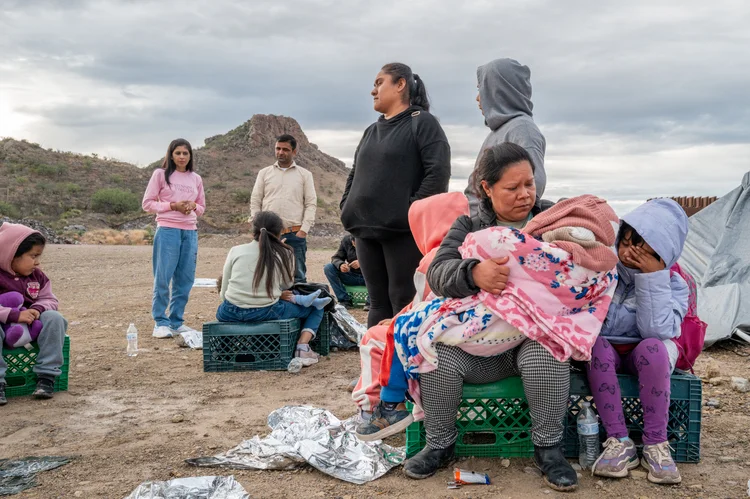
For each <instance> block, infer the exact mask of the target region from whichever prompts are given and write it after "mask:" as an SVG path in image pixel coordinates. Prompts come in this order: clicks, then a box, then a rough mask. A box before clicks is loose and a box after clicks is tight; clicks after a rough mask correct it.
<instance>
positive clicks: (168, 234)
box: [151, 227, 198, 329]
mask: <svg viewBox="0 0 750 499" xmlns="http://www.w3.org/2000/svg"><path fill="white" fill-rule="evenodd" d="M197 261H198V231H197V230H184V229H173V228H171V227H159V228H158V229H156V235H155V236H154V256H153V271H154V298H153V301H152V304H151V315H152V316H153V318H154V322H156V325H157V326H167V327H170V328H172V329H177V328H178V327H180V326H182V322H183V320H182V315H183V314H184V313H185V306H187V302H188V298H189V297H190V290H191V289H192V287H193V282H195V265H196V263H197ZM170 283H171V285H172V292H171V297H170V290H169V286H170ZM167 303H169V316H168V317H167Z"/></svg>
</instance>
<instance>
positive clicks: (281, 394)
mask: <svg viewBox="0 0 750 499" xmlns="http://www.w3.org/2000/svg"><path fill="white" fill-rule="evenodd" d="M230 245H231V241H229V240H225V239H222V238H209V239H207V240H203V241H202V242H201V249H200V254H199V263H198V276H199V277H217V276H218V275H219V274H220V272H221V268H222V265H223V263H224V258H225V255H226V248H227V247H229V246H230ZM211 246H213V247H211ZM331 254H332V251H331V250H316V251H310V252H309V253H308V268H309V269H310V271H309V276H310V277H311V278H312V279H313V280H316V281H321V282H324V281H323V279H324V278H323V273H322V267H323V264H324V263H326V262H327V261H328V258H329V256H330V255H331ZM44 267H45V270H46V272H47V273H48V274H49V276H50V277H51V279H52V282H53V288H54V290H55V292H56V293H57V295H58V297H59V298H60V301H61V311H62V312H63V314H64V315H65V316H66V317H67V319H68V320H69V321H70V330H69V334H70V336H71V340H72V343H71V369H70V390H69V391H68V392H63V393H58V394H56V395H55V398H54V399H53V400H51V401H44V402H42V401H37V400H32V399H31V398H29V397H24V398H12V399H10V401H9V404H8V405H7V406H5V407H3V408H0V414H2V416H3V417H2V419H3V424H2V425H1V426H0V458H11V457H15V458H17V457H23V456H30V455H37V456H38V455H74V456H78V457H77V458H76V459H75V461H73V462H72V463H71V464H69V465H67V466H64V467H62V468H59V469H57V470H54V471H50V472H46V473H42V474H40V475H39V477H38V479H39V482H40V486H39V487H37V488H35V489H31V490H29V491H26V492H24V493H22V494H20V495H19V496H18V497H24V498H31V497H34V498H52V497H55V498H56V497H66V498H67V497H104V498H121V497H124V496H126V495H128V494H129V493H130V492H131V491H132V490H133V489H134V488H135V487H136V486H137V485H138V484H140V483H141V482H142V481H145V480H166V479H170V478H173V477H186V476H199V475H211V474H216V475H222V474H224V475H229V474H234V476H235V477H236V478H237V479H238V480H239V481H240V482H241V483H242V485H243V486H244V487H245V488H246V489H247V491H248V492H249V493H250V495H251V496H252V497H253V498H263V497H274V498H276V497H278V498H295V499H298V498H305V497H324V498H329V497H330V498H341V499H350V498H354V497H358V498H359V497H362V498H365V497H399V498H412V497H413V498H424V497H430V498H432V497H456V498H466V497H473V498H480V497H493V498H511V497H513V498H519V497H556V496H562V495H563V494H560V493H557V492H553V491H550V490H549V489H547V488H546V487H544V485H543V484H542V480H541V479H540V478H538V477H537V476H535V475H530V474H527V473H525V472H524V469H525V468H526V467H529V466H532V463H531V461H530V460H527V459H513V460H511V465H510V467H509V468H507V469H506V468H503V467H502V466H501V465H500V460H496V459H467V460H465V461H462V462H460V466H461V467H464V468H469V469H474V470H476V471H483V472H486V473H488V474H489V475H490V477H491V478H492V480H493V485H491V486H486V487H485V486H475V487H465V488H463V489H460V490H448V489H446V483H447V482H448V481H449V479H450V476H449V471H448V470H444V471H442V472H440V473H438V474H437V476H435V477H433V478H430V479H428V480H425V481H422V482H415V481H412V480H410V479H408V478H407V477H406V476H405V475H404V474H403V472H402V471H401V469H400V468H397V469H394V470H393V471H391V472H390V473H389V474H387V475H386V476H384V477H383V478H381V479H379V480H376V481H374V482H371V483H368V484H366V485H362V486H357V485H351V484H348V483H345V482H342V481H339V480H337V479H335V478H331V477H329V476H327V475H324V474H322V473H319V472H318V471H316V470H309V469H307V470H300V471H295V472H275V471H236V470H219V469H198V468H193V467H190V466H187V465H186V464H185V463H184V460H185V459H186V458H190V457H196V456H206V455H213V454H216V453H219V452H221V451H223V450H226V449H229V448H231V447H233V446H235V445H236V444H237V443H239V442H240V441H242V440H244V439H247V438H250V437H252V436H254V435H256V434H260V435H265V434H267V433H268V431H269V430H268V428H267V426H266V416H267V415H268V414H269V413H270V412H271V411H273V410H274V409H277V408H279V407H281V406H283V405H285V404H311V405H315V406H321V407H325V408H327V409H329V410H330V411H332V412H333V413H334V414H336V415H337V416H338V417H340V418H345V417H348V416H350V415H352V414H354V412H355V407H354V405H353V404H352V402H351V399H350V395H349V393H348V392H347V391H346V390H345V387H346V385H347V384H348V383H349V381H350V380H352V379H354V378H355V377H356V376H357V375H358V372H359V357H358V355H357V353H356V352H340V353H332V354H331V355H330V357H328V358H327V359H323V360H322V361H321V362H320V363H319V364H317V365H315V366H312V367H310V368H307V369H304V370H303V372H302V373H301V374H300V375H291V374H288V373H287V372H249V373H204V372H203V365H202V354H201V352H200V351H191V350H188V349H183V348H178V347H177V346H176V345H175V344H174V342H173V340H169V339H166V340H156V339H154V338H152V337H151V335H150V333H151V328H152V327H153V326H152V322H151V319H150V303H151V298H150V296H151V285H152V278H151V248H150V247H146V246H140V247H122V246H121V247H114V246H50V247H49V248H48V249H47V250H46V251H45V255H44ZM218 304H219V298H218V295H217V293H216V291H215V290H211V289H195V290H193V293H192V295H191V300H190V303H189V304H188V308H187V312H186V322H187V324H189V325H190V326H193V327H195V328H200V325H201V323H203V322H205V321H209V320H213V319H214V312H215V310H216V307H217V306H218ZM358 318H359V319H361V320H363V319H364V315H363V314H362V313H360V314H359V315H358ZM130 322H134V323H135V324H136V326H137V327H138V330H139V332H140V333H141V334H140V335H139V346H140V348H141V351H140V354H139V355H138V356H137V357H135V358H129V357H127V356H126V355H125V330H126V328H127V326H128V323H130ZM740 353H744V354H746V355H747V354H748V353H750V349H748V348H745V349H740ZM709 359H714V360H715V361H717V362H718V365H719V366H720V369H721V374H722V375H724V376H742V377H745V378H750V359H748V358H747V357H741V356H739V355H737V354H736V353H733V352H730V351H727V350H725V349H722V348H713V349H711V350H709V351H708V352H706V353H705V354H704V355H703V356H702V357H701V359H700V360H699V365H698V368H697V373H698V374H700V375H703V374H705V371H706V366H707V363H708V360H709ZM709 397H713V398H718V399H719V401H720V402H721V408H720V409H708V408H705V407H704V412H703V431H702V462H701V463H700V464H692V465H687V464H683V465H680V470H681V472H682V475H683V483H682V485H680V486H675V487H664V486H656V485H652V484H650V483H648V482H647V481H646V480H645V479H643V478H627V479H623V480H607V479H605V480H601V481H600V480H599V479H593V478H592V477H590V476H588V475H587V476H584V477H583V478H582V479H581V481H580V482H581V485H580V489H579V491H578V492H577V493H576V494H575V496H577V497H581V498H600V497H602V496H603V495H604V496H606V497H623V498H644V497H648V498H657V497H694V498H697V497H716V498H739V497H746V496H747V492H745V490H746V488H747V482H748V479H750V443H748V442H749V440H750V394H738V393H735V392H733V391H732V390H731V388H730V387H728V386H727V385H726V384H724V385H721V386H716V387H712V386H711V385H709V384H707V383H705V384H704V400H705V399H708V398H709ZM175 415H181V416H183V417H184V421H182V422H180V423H173V422H172V419H173V417H174V416H175ZM391 443H395V444H399V445H401V444H403V438H402V437H400V438H396V439H394V440H393V442H391ZM720 458H722V459H720Z"/></svg>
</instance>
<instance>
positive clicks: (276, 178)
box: [250, 134, 318, 283]
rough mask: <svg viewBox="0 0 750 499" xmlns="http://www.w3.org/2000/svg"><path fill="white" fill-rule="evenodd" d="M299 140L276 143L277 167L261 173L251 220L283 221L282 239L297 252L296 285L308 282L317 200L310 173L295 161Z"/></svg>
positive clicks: (287, 138) (288, 138) (287, 137)
mask: <svg viewBox="0 0 750 499" xmlns="http://www.w3.org/2000/svg"><path fill="white" fill-rule="evenodd" d="M296 155H297V140H296V139H295V138H294V137H292V136H291V135H288V134H284V135H280V136H279V137H277V139H276V163H274V164H273V165H271V166H268V167H266V168H263V169H262V170H261V171H259V172H258V178H257V179H256V180H255V186H254V187H253V194H252V196H251V198H250V219H251V220H252V218H253V217H254V216H255V214H256V213H258V212H259V211H273V212H275V213H276V214H277V215H279V216H280V217H281V219H282V220H283V221H284V231H283V233H282V234H281V238H282V239H285V240H286V244H288V245H289V246H291V247H292V248H293V249H294V259H295V262H296V265H295V271H294V282H295V283H298V282H307V278H306V276H305V274H306V273H307V265H306V264H305V257H306V253H307V233H308V232H310V229H311V228H312V226H313V224H314V223H315V210H316V208H317V204H318V196H317V195H316V194H315V184H314V183H313V176H312V173H310V171H309V170H306V169H304V168H302V167H301V166H299V165H298V164H297V163H295V161H294V157H295V156H296Z"/></svg>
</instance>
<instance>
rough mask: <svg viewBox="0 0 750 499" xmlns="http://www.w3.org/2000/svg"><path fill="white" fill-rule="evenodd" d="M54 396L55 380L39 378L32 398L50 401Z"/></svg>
mask: <svg viewBox="0 0 750 499" xmlns="http://www.w3.org/2000/svg"><path fill="white" fill-rule="evenodd" d="M54 394H55V380H54V379H49V378H39V380H38V381H37V382H36V390H34V398H37V399H51V398H52V397H53V396H54Z"/></svg>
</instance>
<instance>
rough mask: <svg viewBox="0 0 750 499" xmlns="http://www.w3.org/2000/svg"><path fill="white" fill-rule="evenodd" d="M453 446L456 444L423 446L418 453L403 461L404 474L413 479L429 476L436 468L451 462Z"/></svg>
mask: <svg viewBox="0 0 750 499" xmlns="http://www.w3.org/2000/svg"><path fill="white" fill-rule="evenodd" d="M455 448H456V444H453V445H451V446H450V447H448V448H447V449H432V448H430V447H429V446H427V447H425V448H424V449H422V450H421V451H419V454H417V455H416V456H414V457H412V458H411V459H408V460H407V461H406V462H405V463H404V474H406V476H408V477H409V478H413V479H415V480H422V479H423V478H428V477H431V476H432V475H434V474H435V473H436V472H437V470H439V469H440V468H442V467H444V466H447V465H448V463H450V462H451V460H452V459H453V451H454V449H455Z"/></svg>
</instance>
